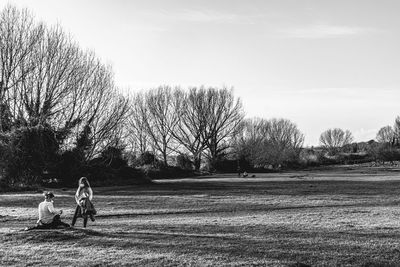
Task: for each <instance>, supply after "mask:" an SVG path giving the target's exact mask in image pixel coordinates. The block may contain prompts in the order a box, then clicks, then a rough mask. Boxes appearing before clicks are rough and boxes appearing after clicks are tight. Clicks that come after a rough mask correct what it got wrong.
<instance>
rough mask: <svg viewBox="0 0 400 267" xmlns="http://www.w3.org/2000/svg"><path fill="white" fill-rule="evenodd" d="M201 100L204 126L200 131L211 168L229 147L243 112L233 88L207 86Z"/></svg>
mask: <svg viewBox="0 0 400 267" xmlns="http://www.w3.org/2000/svg"><path fill="white" fill-rule="evenodd" d="M203 101H204V104H205V109H204V113H203V116H204V118H203V119H202V121H204V122H205V127H204V130H203V131H202V132H201V133H202V139H203V140H204V144H205V146H206V148H207V150H208V157H209V160H210V163H211V168H213V165H214V163H215V162H216V161H217V159H218V157H219V156H220V155H222V154H223V153H224V152H225V151H226V150H227V149H228V148H229V147H231V143H232V142H231V141H232V140H233V138H234V136H235V134H236V132H237V131H238V129H239V125H240V123H241V122H242V120H243V117H244V112H243V107H242V102H241V100H240V99H236V98H235V97H234V94H233V89H227V88H225V87H224V88H222V89H217V88H208V89H206V92H205V96H204V100H203Z"/></svg>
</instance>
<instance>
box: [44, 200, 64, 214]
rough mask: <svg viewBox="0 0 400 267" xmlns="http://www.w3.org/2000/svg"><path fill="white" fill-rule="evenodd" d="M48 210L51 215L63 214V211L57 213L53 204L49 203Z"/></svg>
mask: <svg viewBox="0 0 400 267" xmlns="http://www.w3.org/2000/svg"><path fill="white" fill-rule="evenodd" d="M47 208H48V209H49V211H50V213H52V214H54V215H58V214H61V213H62V210H60V211H58V212H56V210H55V209H54V205H53V203H51V202H49V204H48V206H47Z"/></svg>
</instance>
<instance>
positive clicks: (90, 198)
mask: <svg viewBox="0 0 400 267" xmlns="http://www.w3.org/2000/svg"><path fill="white" fill-rule="evenodd" d="M88 191H89V200H90V201H92V198H93V190H92V188H90V187H89V190H88Z"/></svg>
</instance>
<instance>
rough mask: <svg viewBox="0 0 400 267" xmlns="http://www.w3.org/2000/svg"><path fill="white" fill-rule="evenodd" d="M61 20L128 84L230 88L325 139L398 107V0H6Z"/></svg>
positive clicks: (387, 117) (361, 134)
mask: <svg viewBox="0 0 400 267" xmlns="http://www.w3.org/2000/svg"><path fill="white" fill-rule="evenodd" d="M0 3H1V7H3V6H4V5H6V4H7V3H11V4H15V5H17V6H18V7H27V8H29V9H30V10H31V11H32V12H33V13H34V14H35V15H36V17H37V18H38V19H40V20H43V21H46V22H48V23H49V24H55V23H59V24H61V25H62V26H63V27H64V29H66V30H67V31H68V32H70V33H71V34H72V35H73V36H74V38H75V39H76V41H78V42H79V43H80V44H81V46H82V47H84V48H89V49H93V50H94V51H95V52H96V53H97V55H98V56H99V57H101V58H102V59H103V60H104V62H106V63H111V64H112V65H113V67H114V72H115V79H116V83H117V84H118V85H119V86H121V87H122V88H124V89H125V90H128V89H129V90H140V89H147V88H152V87H155V86H158V85H163V84H168V85H181V86H184V87H185V86H196V85H209V86H223V85H226V86H232V87H234V88H235V94H236V95H237V96H239V97H240V98H241V99H242V100H243V104H244V107H245V110H246V114H247V116H248V117H252V116H257V117H264V118H273V117H278V118H287V119H290V120H292V121H293V122H295V123H296V124H297V125H298V127H299V128H300V129H301V130H302V132H303V133H304V134H305V135H306V145H316V144H318V139H319V135H320V133H321V132H322V131H324V130H326V129H328V128H332V127H340V128H343V129H349V130H351V131H352V132H353V134H354V136H355V138H356V140H357V141H368V140H370V139H373V138H375V135H376V132H377V131H378V130H379V128H380V127H382V126H385V125H392V124H393V121H394V119H395V117H396V116H397V115H400V104H399V103H400V51H399V50H400V16H399V14H400V1H397V0H392V1H388V0H386V1H385V0H379V1H378V0H376V1H368V0H359V1H355V0H353V1H352V0H344V1H339V0H335V1H333V0H332V1H323V0H313V1H306V0H304V1H301V0H292V1H289V0H276V1H271V0H241V1H235V0H197V1H192V0H141V1H139V0H137V1H135V0H108V1H105V0H103V1H100V0H79V1H77V0H57V1H54V0H35V1H32V0H15V1H3V0H0Z"/></svg>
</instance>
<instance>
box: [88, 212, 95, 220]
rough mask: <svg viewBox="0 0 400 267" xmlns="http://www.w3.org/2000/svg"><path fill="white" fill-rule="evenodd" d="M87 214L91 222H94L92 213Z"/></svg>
mask: <svg viewBox="0 0 400 267" xmlns="http://www.w3.org/2000/svg"><path fill="white" fill-rule="evenodd" d="M89 216H90V220H91V221H92V222H94V221H95V219H94V216H93V214H90V215H89Z"/></svg>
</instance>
